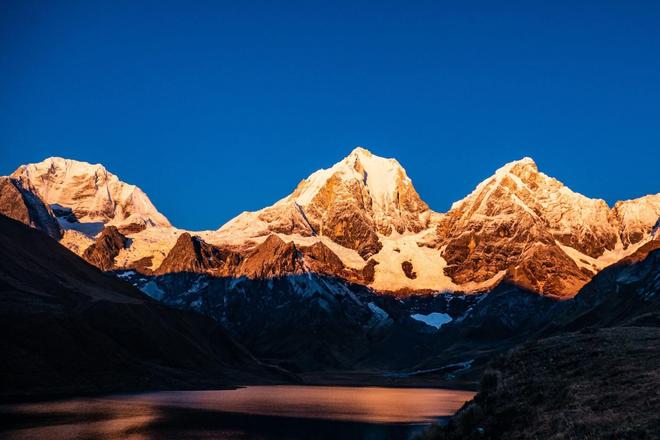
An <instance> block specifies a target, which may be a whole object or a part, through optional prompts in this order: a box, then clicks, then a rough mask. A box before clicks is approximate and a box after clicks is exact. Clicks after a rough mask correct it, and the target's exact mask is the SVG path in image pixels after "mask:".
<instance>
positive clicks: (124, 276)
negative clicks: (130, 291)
mask: <svg viewBox="0 0 660 440" xmlns="http://www.w3.org/2000/svg"><path fill="white" fill-rule="evenodd" d="M133 275H135V271H132V270H127V271H124V272H122V273H118V274H117V278H122V279H124V280H125V279H127V278H130V277H132V276H133Z"/></svg>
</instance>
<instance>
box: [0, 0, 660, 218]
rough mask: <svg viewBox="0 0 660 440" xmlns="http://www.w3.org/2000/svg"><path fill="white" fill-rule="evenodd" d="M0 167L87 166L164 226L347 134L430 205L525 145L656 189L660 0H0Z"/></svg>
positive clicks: (269, 188) (543, 160)
mask: <svg viewBox="0 0 660 440" xmlns="http://www.w3.org/2000/svg"><path fill="white" fill-rule="evenodd" d="M0 106H1V107H0V108H1V109H0V174H9V173H10V172H11V171H12V170H13V169H14V168H16V167H17V166H18V165H20V164H22V163H27V162H34V161H40V160H42V159H44V158H45V157H48V156H63V157H68V158H73V159H78V160H85V161H88V162H93V163H96V162H100V163H103V164H104V165H106V167H107V168H108V169H109V170H110V171H112V172H114V173H115V174H118V175H119V176H120V178H122V179H123V180H125V181H127V182H130V183H134V184H137V185H138V186H140V187H141V188H142V189H144V190H145V192H147V194H148V195H149V196H150V197H151V199H152V201H153V202H154V204H155V205H156V206H157V207H158V208H159V209H160V211H161V212H163V213H164V214H165V215H166V216H168V217H169V218H170V220H171V221H172V222H173V223H174V224H175V225H177V226H180V227H185V228H190V229H209V228H217V227H218V226H219V225H221V224H222V223H224V222H225V221H226V220H228V219H230V218H231V217H233V216H234V215H236V214H238V213H239V212H241V211H243V210H253V209H258V208H261V207H264V206H266V205H269V204H272V203H273V202H274V201H276V200H277V199H279V198H281V197H283V196H285V195H287V194H288V193H290V192H291V191H292V190H293V188H294V187H295V186H296V184H297V183H298V182H299V181H300V180H301V179H302V178H304V177H306V176H307V175H309V174H310V173H311V172H313V171H315V170H316V169H318V168H323V167H328V166H330V165H332V164H333V163H335V162H337V161H338V160H340V159H341V158H342V157H344V156H346V155H347V154H348V153H349V152H350V151H351V150H352V149H353V147H354V146H356V145H362V146H365V147H367V148H369V149H370V150H372V151H373V152H374V153H376V154H379V155H382V156H387V157H396V158H397V159H398V160H399V161H400V162H401V163H402V165H403V166H404V167H405V168H406V169H407V171H408V174H409V175H410V176H411V178H412V179H413V182H414V184H415V186H416V188H417V190H418V192H419V193H420V194H421V196H422V198H423V199H424V200H425V201H426V202H427V203H429V205H430V206H431V207H432V208H434V209H436V210H439V211H444V210H446V209H447V208H448V207H449V206H450V204H451V202H453V201H455V200H457V199H459V198H461V197H463V196H464V195H465V194H467V193H468V192H470V191H471V190H472V189H473V187H474V186H475V185H476V184H477V183H478V182H479V181H481V180H483V179H484V178H486V177H487V176H489V175H490V174H491V173H492V172H493V171H494V170H495V169H496V168H497V167H499V166H501V165H502V164H504V163H506V162H509V161H511V160H514V159H518V158H521V157H523V156H531V157H533V158H534V159H535V160H536V162H537V164H538V165H539V167H540V169H541V170H542V171H544V172H546V173H547V174H549V175H551V176H554V177H557V178H558V179H559V180H561V181H563V182H564V183H566V184H567V185H568V186H570V187H571V188H572V189H574V190H576V191H579V192H582V193H584V194H586V195H589V196H592V197H601V198H604V199H605V200H607V201H608V202H609V203H610V204H611V203H613V202H614V201H616V200H618V199H626V198H634V197H638V196H641V195H644V194H648V193H655V192H659V191H660V177H659V174H660V173H659V172H658V170H659V164H660V2H657V1H647V2H635V1H617V2H607V1H596V2H593V3H591V2H584V1H577V2H576V1H567V2H548V1H539V2H536V1H520V2H506V1H497V2H496V1H484V2H473V1H451V2H449V1H448V2H441V1H429V2H425V1H413V2H411V1H401V2H388V1H377V2H376V1H374V2H360V1H349V2H345V3H343V2H339V1H335V0H333V1H325V2H313V1H303V2H292V1H283V2H273V1H265V2H250V1H234V2H221V1H209V2H202V1H196V2H195V1H180V2H170V1H165V0H159V1H153V2H144V1H136V0H131V1H109V2H104V1H97V0H94V1H87V0H84V1H53V0H49V1H44V2H32V1H29V0H18V1H11V0H9V1H8V0H5V1H3V2H2V6H1V8H0Z"/></svg>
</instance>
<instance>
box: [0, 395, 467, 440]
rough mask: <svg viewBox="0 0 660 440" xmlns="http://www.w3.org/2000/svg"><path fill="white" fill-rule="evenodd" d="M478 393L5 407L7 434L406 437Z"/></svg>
mask: <svg viewBox="0 0 660 440" xmlns="http://www.w3.org/2000/svg"><path fill="white" fill-rule="evenodd" d="M473 395H474V393H472V392H469V391H456V390H444V389H432V388H380V387H321V386H250V387H246V388H240V389H236V390H221V391H171V392H170V391H167V392H155V393H142V394H123V395H112V396H106V397H94V398H77V399H68V400H61V401H53V402H41V403H24V404H13V405H0V437H2V438H6V439H47V440H57V439H136V440H137V439H139V440H143V439H181V438H192V439H232V440H233V439H325V438H342V439H349V438H365V439H373V440H376V439H407V438H410V437H411V436H413V435H414V434H415V433H416V432H419V431H420V430H422V429H424V427H425V426H427V425H429V424H430V423H432V422H434V421H441V420H442V419H443V418H446V417H448V416H451V415H452V414H454V413H455V412H456V411H457V410H458V409H459V408H460V407H461V406H462V405H463V403H464V402H465V401H467V400H470V399H471V398H472V396H473Z"/></svg>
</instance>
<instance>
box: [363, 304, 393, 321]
mask: <svg viewBox="0 0 660 440" xmlns="http://www.w3.org/2000/svg"><path fill="white" fill-rule="evenodd" d="M367 305H368V306H369V310H371V311H372V312H373V314H374V316H376V318H377V319H378V320H379V321H384V320H386V319H388V318H389V317H390V315H388V314H387V312H386V311H385V310H383V309H381V308H380V307H378V306H377V305H376V304H375V303H372V302H370V303H369V304H367Z"/></svg>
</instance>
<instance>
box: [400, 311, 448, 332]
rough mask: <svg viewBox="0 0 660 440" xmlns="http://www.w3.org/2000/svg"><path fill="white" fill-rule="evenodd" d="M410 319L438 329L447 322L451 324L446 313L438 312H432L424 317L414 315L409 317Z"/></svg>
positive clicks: (418, 314)
mask: <svg viewBox="0 0 660 440" xmlns="http://www.w3.org/2000/svg"><path fill="white" fill-rule="evenodd" d="M410 317H411V318H412V319H414V320H416V321H421V322H423V323H424V324H426V325H429V326H431V327H435V328H438V329H439V328H440V327H442V326H443V325H445V324H447V323H448V322H451V316H449V315H448V314H446V313H440V312H433V313H429V314H426V315H423V314H421V313H415V314H414V315H410Z"/></svg>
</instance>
